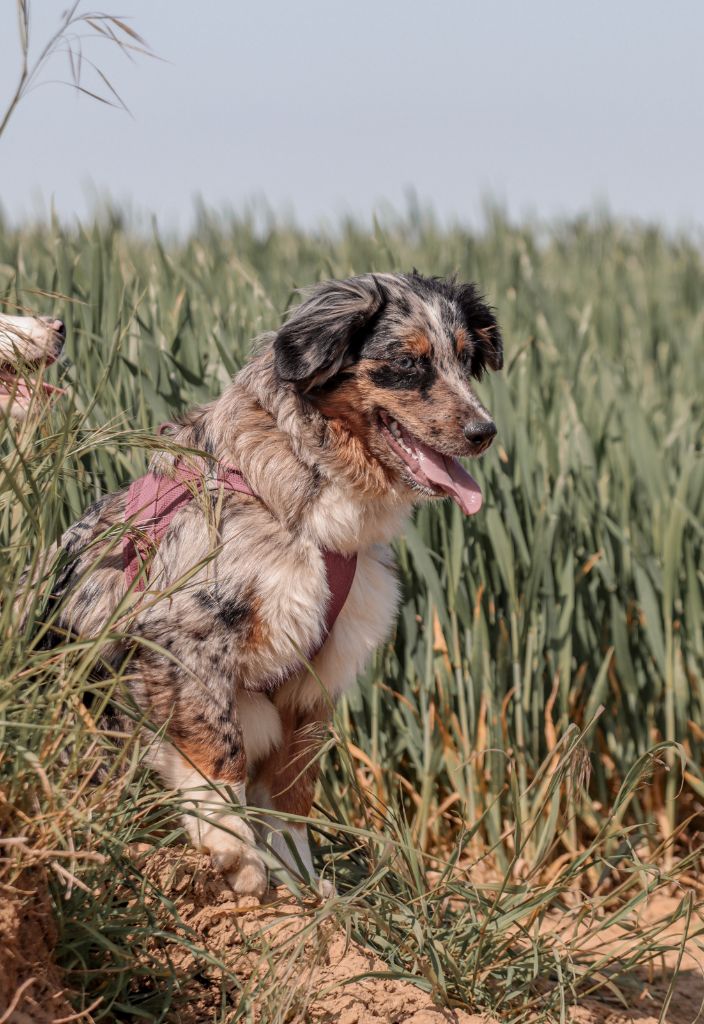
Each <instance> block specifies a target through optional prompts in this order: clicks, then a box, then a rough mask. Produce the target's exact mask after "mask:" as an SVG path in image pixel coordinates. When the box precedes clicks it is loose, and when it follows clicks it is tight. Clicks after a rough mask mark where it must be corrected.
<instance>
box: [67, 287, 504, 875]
mask: <svg viewBox="0 0 704 1024" xmlns="http://www.w3.org/2000/svg"><path fill="white" fill-rule="evenodd" d="M501 365H502V341H501V335H500V333H499V329H498V326H497V323H496V320H495V318H494V315H493V313H492V311H491V310H490V309H489V307H487V306H486V305H485V303H484V302H483V301H482V299H481V297H480V296H479V295H478V293H477V291H476V289H475V287H474V286H473V285H458V284H456V283H454V281H445V280H439V279H434V278H426V277H422V276H421V275H419V274H417V273H415V272H414V273H412V274H409V275H400V274H377V275H372V274H367V275H364V276H361V277H356V278H351V279H349V280H345V281H330V282H326V283H324V284H321V285H318V286H316V287H315V288H313V289H312V291H311V292H310V293H309V294H308V295H307V297H306V298H305V299H304V301H303V302H302V303H301V304H300V305H299V306H298V307H297V308H296V309H294V310H293V312H292V313H291V315H290V317H289V318H288V320H287V321H286V323H285V324H284V325H283V326H282V327H281V328H280V330H279V331H278V332H276V333H272V334H270V335H267V336H266V337H265V338H264V339H262V344H261V347H260V349H259V351H258V354H257V355H255V357H254V358H253V359H252V360H251V361H250V362H249V364H248V365H247V366H245V367H244V369H243V370H242V371H241V372H240V373H238V374H237V376H236V377H235V378H234V379H233V381H232V383H231V384H230V385H229V386H228V388H227V389H226V390H225V392H224V393H223V394H222V395H221V397H220V398H218V399H217V400H216V401H214V402H212V403H211V404H210V405H207V406H205V407H203V408H199V409H196V410H194V411H193V412H191V413H190V414H189V415H188V416H187V417H186V418H185V419H184V421H183V422H182V423H181V424H180V425H179V426H178V428H177V430H176V431H175V433H174V434H173V436H172V440H173V441H174V442H176V443H177V444H180V445H184V446H188V447H191V448H198V449H200V450H202V451H204V452H207V453H208V454H209V455H210V456H211V457H212V460H213V468H212V470H211V479H210V482H209V485H208V486H209V490H208V491H207V492H206V499H205V500H202V499H196V500H194V501H193V502H192V503H190V504H189V505H187V506H186V507H184V508H183V509H182V510H181V511H179V512H178V513H177V515H176V516H175V518H174V520H173V522H172V524H171V525H170V527H169V529H168V532H167V533H166V535H165V537H164V539H163V540H162V542H161V544H160V546H159V548H158V550H157V551H156V553H155V555H154V558H153V562H152V565H151V567H150V577H149V584H148V589H147V593H146V596H145V597H144V598H143V599H142V600H140V601H139V602H138V603H135V604H134V605H133V606H132V609H131V612H130V623H129V632H130V634H131V635H132V637H134V642H135V644H136V648H135V649H134V654H133V658H132V661H131V664H130V676H131V677H134V683H133V689H134V696H135V698H136V700H137V703H138V704H139V705H140V706H141V707H142V708H143V709H144V711H145V712H146V713H147V714H148V715H149V716H150V718H151V720H152V721H153V722H154V723H155V725H156V726H157V727H159V728H161V729H162V733H161V735H160V738H159V739H158V741H152V743H151V749H150V757H151V761H152V763H153V765H154V766H155V767H156V768H157V769H158V771H160V773H161V775H162V777H163V778H164V779H165V781H166V782H167V784H168V785H170V786H173V787H176V788H177V789H179V790H181V791H184V792H185V791H187V792H188V799H189V801H190V802H191V804H192V805H193V809H194V811H195V812H197V813H195V814H192V815H187V817H186V823H187V827H188V829H189V832H190V835H191V837H192V839H193V842H194V843H195V844H196V845H198V846H200V847H203V848H205V849H208V850H210V851H211V854H212V856H213V859H214V861H215V862H216V863H217V864H218V865H219V866H220V867H221V868H222V870H224V871H225V872H226V873H227V875H228V877H229V879H230V882H231V884H232V885H233V887H234V889H235V890H236V891H239V892H255V893H260V892H261V891H262V890H263V888H264V886H265V872H264V866H263V863H262V861H261V858H260V857H259V854H258V853H257V850H256V847H255V842H254V835H253V833H252V830H251V829H250V827H249V825H248V824H247V822H246V821H245V819H244V818H243V817H242V815H241V814H236V813H233V811H232V807H231V805H230V803H229V802H228V799H227V795H226V794H225V793H224V792H222V790H220V791H218V789H217V788H216V786H217V784H221V783H222V784H226V785H227V786H228V788H229V789H230V791H233V792H234V793H235V795H236V796H237V798H238V799H239V800H240V801H241V802H242V803H243V804H244V803H245V801H246V800H249V801H250V802H255V803H256V805H257V806H259V807H261V808H265V809H267V810H270V811H273V812H283V813H291V814H296V815H307V814H308V813H309V811H310V808H311V804H312V799H313V791H314V787H315V781H316V771H317V758H316V755H317V753H318V751H319V748H320V744H321V742H322V740H323V738H324V737H325V733H326V730H327V727H328V725H329V718H330V706H331V704H332V703H334V701H335V699H336V698H337V697H339V695H340V694H341V693H343V692H344V691H345V689H346V688H347V687H349V686H350V685H351V684H352V683H353V682H354V680H355V677H356V675H357V674H358V672H359V671H360V670H361V669H362V667H363V666H364V663H365V661H366V660H367V658H368V657H369V655H370V653H371V652H372V651H373V650H374V648H375V647H376V646H377V645H378V644H379V643H380V642H382V641H383V640H384V639H385V638H386V637H387V636H388V634H389V631H390V629H391V626H392V623H393V621H394V616H395V614H396V607H397V601H398V594H397V584H396V579H395V574H394V568H393V561H392V557H391V553H390V550H389V547H388V544H389V542H390V541H391V539H392V538H393V537H394V536H396V535H397V534H398V533H399V531H400V530H401V529H402V528H403V525H404V522H405V521H406V519H407V517H408V516H409V514H410V512H411V510H412V508H413V506H414V504H416V503H417V502H418V501H421V500H424V499H431V498H438V497H442V494H440V493H439V492H437V491H434V490H433V488H432V487H428V486H424V485H423V484H422V483H419V482H418V480H416V479H414V477H413V474H412V473H410V472H409V470H408V466H407V465H406V464H405V462H404V460H403V459H402V458H400V457H399V454H398V450H397V449H395V448H394V444H393V437H392V436H391V434H390V432H389V429H388V428H387V427H386V426H385V423H386V422H388V418H389V417H393V418H394V420H396V421H397V423H399V424H401V425H402V426H403V428H404V429H405V430H406V431H407V432H408V433H409V434H410V435H412V436H413V437H416V438H418V439H420V440H421V441H423V442H425V443H426V444H427V445H429V446H431V447H432V448H433V449H434V450H436V451H437V452H440V453H442V454H443V455H445V456H448V457H450V456H457V455H460V456H472V455H478V454H480V453H481V452H482V451H483V450H484V449H485V448H486V447H487V445H488V444H489V443H490V442H491V438H492V437H493V434H494V433H495V428H494V427H493V424H492V423H491V419H490V416H489V414H488V412H487V410H486V409H485V408H484V407H483V405H482V404H481V402H480V401H479V399H478V398H477V396H476V394H475V393H474V391H473V390H472V386H471V379H472V378H479V377H481V375H482V373H483V372H484V371H485V370H486V369H494V370H497V369H499V368H500V367H501ZM380 413H383V415H384V416H385V417H386V420H384V419H383V418H382V417H381V416H380ZM215 460H221V461H222V462H225V463H227V464H229V465H234V466H237V467H238V468H239V469H240V470H241V472H242V473H243V474H244V476H245V478H246V479H247V481H248V482H249V484H250V486H251V488H252V489H253V491H254V492H255V493H256V495H257V497H256V498H254V497H250V496H248V495H244V494H239V493H227V494H226V495H224V496H223V495H222V494H221V493H220V492H219V490H218V488H217V483H216V481H215V479H214V477H215V465H214V464H215ZM173 462H174V457H173V456H172V455H170V454H166V453H160V454H159V455H158V456H157V457H156V458H155V459H154V460H153V463H152V468H153V469H154V470H155V471H156V472H159V473H164V474H170V473H172V471H173ZM124 509H125V491H120V492H118V493H115V494H110V495H107V496H106V497H104V498H102V499H101V500H100V501H99V502H98V503H97V504H96V505H94V506H92V508H90V509H89V510H88V511H87V512H86V514H85V515H84V517H83V519H82V520H81V521H80V522H78V523H76V525H75V526H73V527H72V528H71V529H70V530H69V531H68V532H67V533H66V535H65V536H64V538H63V540H62V542H61V548H62V550H63V568H62V570H61V572H60V574H59V578H58V580H57V586H56V594H57V596H60V597H61V605H60V626H61V627H62V628H63V629H66V630H71V631H74V632H76V633H78V634H80V635H83V636H87V635H95V634H97V633H98V632H99V631H100V630H101V628H102V627H103V626H104V624H105V622H106V620H107V618H108V617H109V616H110V615H111V614H112V613H113V611H114V609H115V607H116V606H117V604H118V603H119V602H120V601H121V600H122V599H123V597H124V591H125V583H124V577H123V570H122V559H121V552H120V549H119V545H115V542H114V539H113V540H112V541H110V540H108V538H107V536H106V531H107V532H108V533H109V532H110V528H111V527H114V526H115V525H116V524H120V523H121V522H122V521H123V519H124ZM113 534H114V531H113ZM111 545H112V546H111ZM326 548H327V549H332V550H337V551H340V552H345V553H349V552H356V553H357V555H358V567H357V573H356V577H355V581H354V584H353V586H352V590H351V592H350V595H349V598H348V600H347V603H346V604H345V606H344V608H343V610H342V612H341V614H340V616H339V618H338V620H337V622H336V624H335V626H334V629H333V630H332V633H331V634H330V636H329V637H328V639H327V641H326V643H325V644H324V646H323V647H322V649H321V650H320V652H319V653H318V654H317V656H316V658H315V661H314V668H315V670H316V674H317V675H318V677H319V678H320V680H322V683H323V686H324V688H325V691H326V692H321V689H320V685H319V683H318V682H317V681H316V680H315V679H314V678H313V677H312V676H311V675H310V674H309V673H308V672H307V670H306V669H305V666H304V665H303V664H302V661H301V658H300V656H299V654H298V651H306V650H312V649H314V648H315V646H316V644H317V642H318V640H319V638H320V636H321V632H322V629H323V624H324V619H325V606H326V601H327V597H328V593H327V584H326V575H325V568H324V563H323V556H322V551H323V549H326ZM199 563H202V564H200V565H199ZM195 566H198V568H196V570H195V572H194V573H193V567H195ZM189 571H190V572H191V573H192V575H190V576H189V579H188V582H187V584H186V585H184V586H181V587H176V589H175V590H174V592H173V593H172V595H171V596H170V597H169V598H168V599H162V600H154V599H152V598H151V597H150V595H158V594H159V593H160V592H161V591H163V590H165V589H166V588H172V587H174V586H175V585H176V584H177V583H178V581H179V579H180V578H181V577H183V576H184V574H186V573H189ZM126 650H127V648H126V645H120V644H115V645H113V647H112V648H109V649H108V650H107V651H106V657H107V658H108V659H112V660H113V661H114V662H118V661H119V659H120V658H122V657H124V655H125V654H126ZM213 784H216V786H215V787H214V786H213ZM220 826H224V829H223V828H221V827H220ZM281 828H282V825H281V822H280V820H279V821H278V822H277V820H276V818H275V816H272V817H271V819H270V821H269V823H268V836H269V838H270V839H271V842H272V845H273V847H274V849H275V850H277V851H278V852H279V854H280V856H281V857H282V859H283V860H284V861H285V862H286V861H287V862H288V863H289V864H291V865H292V866H294V864H293V862H292V859H291V856H290V854H289V852H288V846H287V844H286V843H285V842H283V840H282V837H281ZM290 833H291V838H292V840H293V844H294V846H295V848H296V850H297V851H298V853H299V856H300V857H301V859H302V862H303V863H304V865H305V866H306V867H307V868H308V869H309V870H310V871H311V872H312V860H311V857H310V852H309V850H308V847H307V839H306V835H305V830H304V829H302V828H299V827H294V828H291V829H290Z"/></svg>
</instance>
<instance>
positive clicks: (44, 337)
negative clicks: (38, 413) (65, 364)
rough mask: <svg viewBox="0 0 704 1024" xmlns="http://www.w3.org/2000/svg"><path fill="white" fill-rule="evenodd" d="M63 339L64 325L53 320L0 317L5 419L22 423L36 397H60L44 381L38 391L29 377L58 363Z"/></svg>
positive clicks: (0, 386) (0, 401)
mask: <svg viewBox="0 0 704 1024" xmlns="http://www.w3.org/2000/svg"><path fill="white" fill-rule="evenodd" d="M65 336H66V329H65V327H64V325H63V323H62V322H61V320H55V319H54V317H49V316H40V317H36V316H5V315H2V314H0V409H2V410H3V412H4V413H5V414H6V415H9V416H12V417H13V418H14V419H20V420H21V419H23V418H24V417H25V415H26V414H27V411H28V409H29V407H30V405H31V402H32V399H33V396H34V395H35V394H36V395H53V394H57V393H58V394H63V389H62V388H57V387H55V386H54V385H52V384H48V383H47V382H46V381H43V380H42V381H41V388H37V385H36V381H34V380H33V379H32V376H31V375H32V373H33V372H34V371H36V370H37V369H39V368H40V367H42V366H48V365H49V364H50V363H53V362H54V361H55V360H56V359H58V357H59V356H60V355H61V349H62V348H63V344H64V338H65Z"/></svg>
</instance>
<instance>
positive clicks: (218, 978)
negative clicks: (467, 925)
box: [0, 849, 704, 1024]
mask: <svg viewBox="0 0 704 1024" xmlns="http://www.w3.org/2000/svg"><path fill="white" fill-rule="evenodd" d="M143 867H144V869H145V871H146V873H147V874H148V876H149V877H150V878H151V879H152V880H153V881H155V882H157V883H158V885H159V887H160V888H161V889H162V890H163V891H164V892H165V893H166V894H167V895H168V896H169V897H170V898H171V899H173V900H174V902H175V904H176V906H177V907H178V912H179V914H180V917H181V920H182V921H183V923H184V925H186V926H187V927H188V928H190V929H192V930H193V932H194V933H195V936H196V939H197V942H198V944H200V945H202V946H204V947H205V948H206V949H208V950H209V951H211V952H212V953H213V954H214V955H215V956H217V957H218V958H220V959H222V960H223V961H224V962H225V963H226V964H227V965H228V967H229V968H230V969H231V970H233V971H234V972H235V974H236V976H237V978H238V982H239V986H241V988H238V985H236V984H235V983H234V982H232V981H229V982H228V981H223V978H222V972H221V971H219V970H218V969H217V968H215V967H208V966H205V967H204V966H203V965H202V964H200V965H196V963H195V961H194V959H193V957H192V956H191V954H190V953H189V952H188V950H187V949H186V948H185V947H183V946H181V945H179V944H171V945H169V946H168V953H169V956H170V959H171V963H172V964H173V966H174V967H175V968H176V970H177V972H178V973H179V974H180V976H181V977H182V979H183V981H182V991H181V998H180V999H179V1000H178V1004H177V1006H176V1007H175V1008H174V1010H173V1012H172V1015H171V1018H170V1019H171V1020H173V1021H175V1022H178V1024H206V1022H210V1021H212V1020H213V1019H214V1018H215V1014H216V1012H220V1010H221V1007H222V1005H223V1001H222V1000H223V989H224V991H225V993H226V995H225V1004H224V1005H229V1006H233V1007H234V1006H236V1005H237V1003H238V1001H239V999H240V997H241V992H242V991H245V992H246V993H248V994H249V995H250V996H251V1001H252V1003H253V1005H254V1007H255V1008H256V1019H258V1020H259V1021H261V1022H267V1024H269V1022H271V1024H274V1022H276V1024H278V1022H279V1021H280V1022H282V1024H283V1022H284V1021H286V1022H288V1024H333V1022H335V1024H450V1022H454V1024H480V1022H482V1021H483V1022H484V1024H487V1018H486V1017H481V1016H476V1015H473V1014H471V1013H468V1012H466V1011H464V1010H452V1009H450V1008H439V1007H437V1006H435V1005H434V1004H433V1003H432V1000H431V998H430V996H429V995H428V994H427V993H426V992H424V991H422V990H421V989H419V988H418V987H417V986H416V985H414V984H412V983H410V982H407V981H402V980H397V979H389V978H384V977H368V976H367V977H360V976H361V975H369V974H370V973H374V972H379V973H382V974H384V973H386V968H385V966H384V964H383V963H382V962H381V960H380V959H379V958H377V957H375V956H374V955H373V954H372V953H370V952H368V951H367V950H365V949H363V948H362V947H360V946H358V945H357V944H356V943H354V942H352V941H351V940H349V939H348V938H347V937H346V936H345V934H344V933H343V932H342V931H341V930H340V929H339V926H337V925H336V924H335V923H334V922H333V920H332V919H331V920H330V921H327V922H325V923H324V924H323V925H322V926H321V927H317V928H314V927H313V926H312V925H311V919H310V915H309V914H307V913H306V912H305V911H304V912H301V910H300V907H299V906H298V905H296V904H294V902H293V901H292V900H291V899H290V898H287V897H286V896H285V894H284V893H283V890H282V891H281V893H280V894H279V895H277V896H276V898H274V899H273V900H272V901H271V902H269V903H268V904H266V905H264V906H261V905H260V904H259V903H258V902H257V901H255V900H249V901H248V902H247V901H245V903H244V904H243V903H239V904H238V903H237V902H235V900H234V898H233V894H232V892H230V891H229V890H228V888H227V886H226V883H225V882H224V881H223V880H222V879H221V878H220V877H219V876H218V875H216V874H214V873H213V872H212V871H211V869H210V867H209V863H208V861H207V858H205V857H202V856H199V855H197V854H196V853H194V852H193V851H186V850H178V849H171V850H168V851H162V852H158V853H150V854H149V855H147V856H145V859H144V864H143ZM672 906H674V900H673V901H672ZM669 909H670V905H669V904H668V902H667V898H666V897H661V898H659V899H657V900H652V901H651V903H650V904H649V905H648V907H647V910H646V911H645V913H644V920H656V919H658V918H659V917H661V916H663V915H664V914H666V913H667V912H668V911H669ZM610 941H612V937H611V936H609V934H608V933H602V934H600V936H599V942H600V943H602V944H603V943H608V942H610ZM613 941H615V937H613ZM0 942H1V943H2V945H1V947H0V950H1V952H0V1024H30V1022H31V1024H49V1022H50V1021H53V1022H57V1021H59V1020H62V1019H66V1018H72V1014H71V1010H70V1007H69V1006H68V1003H67V1002H66V998H65V995H64V994H63V992H62V988H61V978H60V975H59V972H58V971H57V969H56V967H54V966H52V955H51V953H52V948H53V944H54V942H55V934H54V929H53V924H52V920H51V915H50V910H49V903H48V897H47V894H46V887H45V885H43V884H42V880H41V878H39V879H37V878H35V879H34V880H33V882H32V883H31V884H30V882H29V881H27V880H25V883H24V889H23V890H22V891H21V892H20V891H17V887H15V891H13V892H10V891H5V892H0ZM154 952H155V953H156V954H157V955H163V954H164V947H163V946H161V947H160V946H159V945H158V944H156V943H155V949H154ZM696 954H697V950H696V949H694V948H692V949H691V950H689V951H688V952H687V953H685V956H684V959H683V963H682V973H681V975H680V978H679V980H678V984H677V988H676V990H675V993H674V996H673V998H672V1001H671V1004H670V1009H669V1011H668V1013H667V1016H666V1017H665V1020H666V1021H667V1022H668V1024H690V1022H693V1021H695V1020H696V1019H697V1015H698V1013H699V1009H700V1005H701V1003H702V1000H703V999H704V982H703V981H702V974H701V971H700V970H699V967H698V961H697V956H696ZM263 964H268V965H269V966H268V967H266V966H263ZM672 966H673V957H672V955H671V954H668V956H667V957H666V958H665V960H664V962H663V964H661V965H658V970H657V971H654V972H653V977H652V979H651V980H650V981H649V982H647V983H646V984H645V985H642V986H639V987H638V991H634V995H633V999H632V1005H631V1006H630V1008H628V1009H626V1008H624V1007H623V1006H622V1005H620V1004H619V1002H618V1001H617V999H616V997H615V996H614V997H613V998H611V997H609V996H608V994H607V996H606V997H605V996H604V992H603V991H602V992H601V993H600V994H599V998H598V999H592V1000H585V1001H584V1003H583V1004H582V1005H580V1007H579V1008H578V1009H576V1010H573V1011H572V1016H571V1018H570V1019H571V1020H572V1021H574V1024H630V1022H637V1024H657V1021H658V1017H659V1014H660V1010H661V1007H662V1005H663V1001H664V999H665V995H666V992H667V984H668V978H669V976H671V970H672ZM196 972H197V973H196ZM29 979H33V980H31V981H30V980H29ZM11 1004H13V1005H12V1009H10V1005H11ZM8 1011H9V1012H8ZM72 1019H76V1018H72ZM78 1019H81V1020H83V1021H90V1020H91V1019H92V1018H91V1015H90V1014H84V1015H83V1016H82V1017H80V1018H78ZM217 1019H222V1018H221V1017H218V1018H217Z"/></svg>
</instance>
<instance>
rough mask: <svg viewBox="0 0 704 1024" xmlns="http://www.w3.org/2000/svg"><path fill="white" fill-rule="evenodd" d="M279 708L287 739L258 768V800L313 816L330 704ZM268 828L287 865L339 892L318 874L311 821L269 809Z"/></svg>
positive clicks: (324, 890) (322, 888) (323, 890)
mask: <svg viewBox="0 0 704 1024" xmlns="http://www.w3.org/2000/svg"><path fill="white" fill-rule="evenodd" d="M278 712H279V716H280V718H281V740H280V742H279V744H278V746H277V747H276V748H275V749H274V750H273V751H272V752H271V753H270V754H269V756H268V757H267V758H266V760H265V761H264V762H263V763H262V764H261V765H260V766H259V768H258V769H257V771H256V774H255V776H254V779H253V793H254V794H255V801H254V802H255V803H256V804H257V805H258V806H260V807H262V808H265V809H268V810H272V811H274V812H279V813H281V814H295V815H298V816H300V817H308V816H309V814H310V811H311V808H312V806H313V796H314V794H315V785H316V782H317V779H318V773H319V771H320V755H321V750H322V747H323V744H324V742H325V739H326V737H327V735H328V731H329V723H330V708H329V707H328V705H327V704H326V703H323V702H322V701H317V702H316V703H315V704H313V705H311V706H303V707H295V706H291V705H288V704H283V705H282V706H278ZM262 833H263V838H264V840H265V841H266V843H267V844H268V845H269V846H270V847H271V849H272V851H273V852H274V854H275V855H276V856H277V857H278V859H279V860H280V861H281V863H282V865H283V866H284V867H285V868H287V869H288V870H290V871H292V872H293V873H294V874H296V875H298V874H300V871H301V866H302V867H303V869H304V872H305V873H306V874H307V875H308V876H309V878H310V880H311V881H312V882H313V883H314V884H315V885H317V888H318V891H319V892H320V894H321V895H322V896H330V895H333V894H334V892H335V887H334V886H333V885H332V884H331V883H330V882H329V881H327V880H326V879H318V878H317V875H316V872H315V868H314V867H313V858H312V855H311V851H310V844H309V841H308V830H307V826H306V825H304V824H302V823H296V822H290V821H289V822H287V821H286V820H285V819H283V818H280V817H278V814H276V813H275V814H267V815H264V816H263V818H262ZM294 851H295V853H294Z"/></svg>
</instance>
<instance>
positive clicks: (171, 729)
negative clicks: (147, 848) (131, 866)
mask: <svg viewBox="0 0 704 1024" xmlns="http://www.w3.org/2000/svg"><path fill="white" fill-rule="evenodd" d="M167 735H169V736H170V737H171V739H173V741H174V743H173V744H172V743H169V742H167V741H166V740H163V741H161V742H160V743H159V744H158V745H157V747H156V750H155V752H154V753H153V756H152V762H153V763H154V765H155V767H157V768H158V770H159V771H160V772H161V774H162V775H163V776H164V778H165V779H166V780H167V782H168V783H169V784H170V785H171V786H173V787H174V788H175V789H178V790H179V792H180V793H181V795H182V798H183V800H184V809H185V813H184V824H185V826H186V828H187V830H188V834H189V836H190V837H191V840H192V842H193V845H194V846H195V847H196V848H198V849H201V850H206V851H207V852H209V853H210V856H211V858H212V861H213V864H214V865H215V867H217V868H218V870H219V871H222V873H223V874H224V875H225V877H226V878H227V880H228V882H229V884H230V885H231V886H232V888H233V889H234V891H235V892H237V893H240V894H242V895H244V894H251V895H255V896H261V895H262V894H263V893H264V892H265V890H266V868H265V866H264V862H263V861H262V858H261V856H260V855H259V853H258V852H257V849H256V845H255V837H254V833H253V832H252V829H251V827H250V826H249V825H248V824H247V822H246V821H245V819H244V817H243V814H242V810H241V809H243V808H244V807H245V806H246V780H247V762H246V757H245V752H244V745H243V742H242V732H241V729H240V726H239V722H238V721H237V717H236V714H235V711H234V702H231V703H230V705H229V706H228V707H220V708H218V706H217V705H215V704H211V705H210V706H205V705H201V706H200V707H197V708H189V712H188V715H187V716H186V715H184V714H183V712H182V711H180V709H179V707H178V706H177V707H176V708H175V709H174V712H173V715H172V721H171V722H170V723H169V726H168V727H167ZM232 797H234V802H236V804H237V805H238V806H239V808H240V811H239V813H237V811H236V810H234V809H233V799H232Z"/></svg>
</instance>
